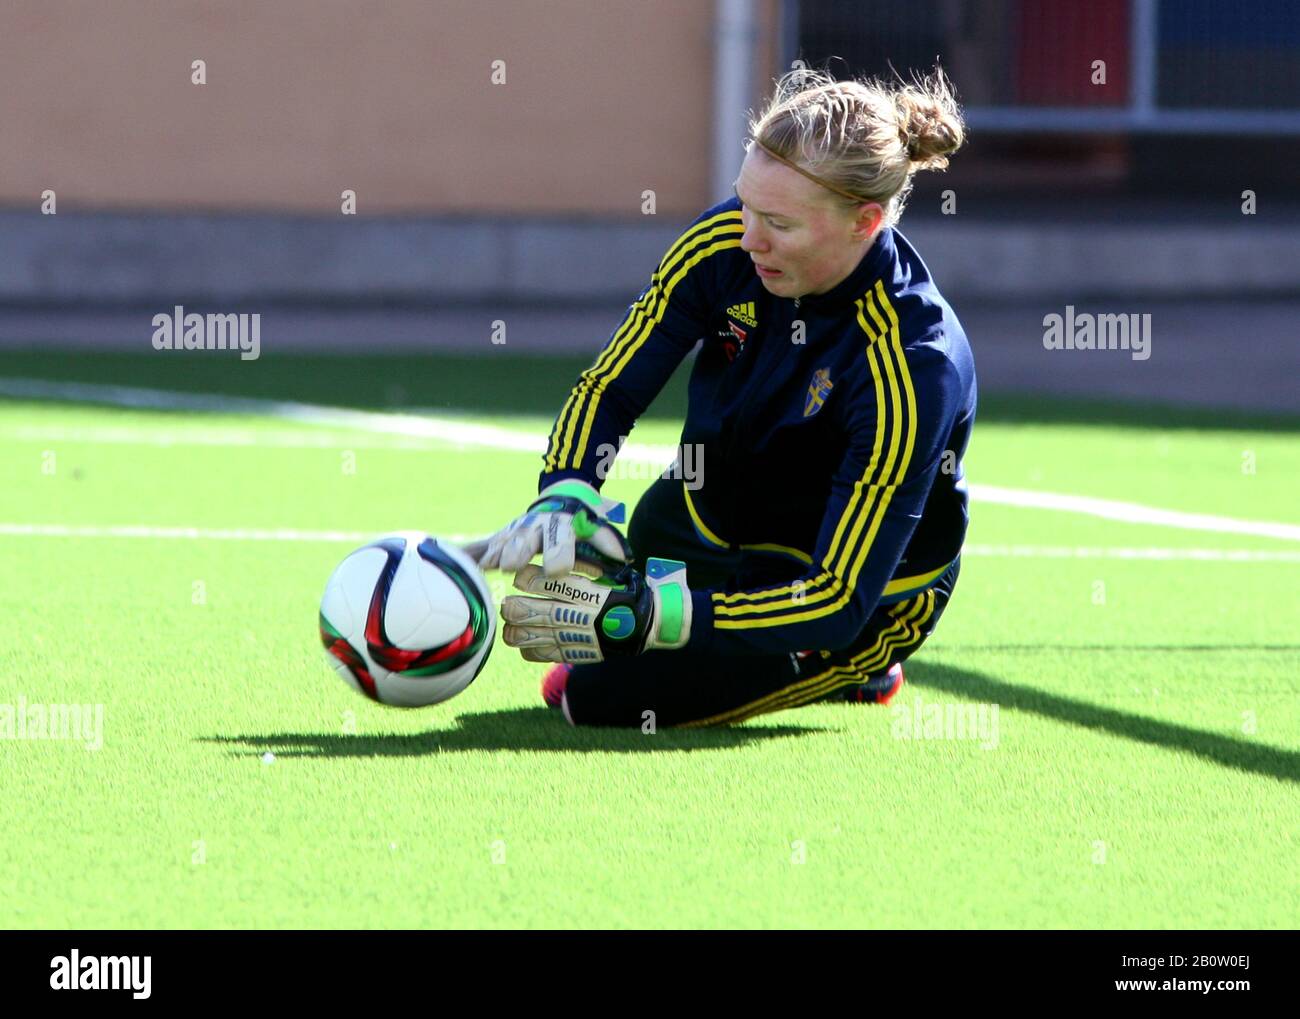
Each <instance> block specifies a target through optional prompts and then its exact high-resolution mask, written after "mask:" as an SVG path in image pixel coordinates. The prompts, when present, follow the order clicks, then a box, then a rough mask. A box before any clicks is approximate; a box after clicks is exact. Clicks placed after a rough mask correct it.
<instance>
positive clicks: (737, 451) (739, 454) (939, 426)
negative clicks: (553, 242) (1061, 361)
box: [539, 198, 975, 655]
mask: <svg viewBox="0 0 1300 1019" xmlns="http://www.w3.org/2000/svg"><path fill="white" fill-rule="evenodd" d="M743 232H744V228H743V227H742V225H741V216H740V203H739V201H738V200H737V199H735V198H732V199H729V200H727V201H725V202H723V203H721V204H720V205H716V206H714V207H713V208H712V209H710V210H708V211H707V212H706V213H704V214H703V215H702V216H700V217H699V218H698V219H697V220H696V221H695V222H694V223H693V224H692V225H691V226H690V227H689V228H688V229H687V230H686V231H685V232H684V233H683V234H682V235H681V236H680V237H679V238H678V239H677V241H676V242H675V243H674V244H673V245H672V247H671V248H670V249H669V250H668V253H667V254H666V255H665V256H664V258H663V260H662V261H661V262H660V264H659V267H658V269H657V270H656V271H655V272H654V274H653V275H652V277H651V280H650V284H649V286H647V287H646V289H645V290H644V291H643V292H642V293H641V295H640V296H639V297H638V298H637V300H636V301H635V302H634V303H633V304H632V305H631V306H630V307H629V308H628V311H627V314H626V316H625V317H624V319H623V321H622V322H621V323H620V325H619V326H618V328H617V329H616V330H615V331H614V333H613V335H612V336H611V337H610V340H609V342H608V343H607V344H606V345H605V348H604V349H603V350H602V352H601V353H600V355H599V356H598V357H597V358H596V361H595V363H594V364H593V365H592V366H591V367H590V368H588V369H587V370H586V371H584V372H583V373H582V375H581V376H580V377H579V379H578V382H577V385H575V386H574V388H573V391H572V393H570V395H569V398H568V400H567V401H566V402H565V404H564V407H563V408H562V409H561V411H560V414H559V417H558V418H557V420H556V422H555V426H554V428H553V430H552V432H551V436H550V442H549V444H548V446H547V450H546V454H545V462H544V468H543V472H542V475H541V479H540V486H539V487H545V486H546V485H548V484H551V483H553V482H556V481H560V480H563V479H565V478H580V479H582V480H584V481H587V482H589V483H591V484H593V485H595V486H596V487H599V486H600V484H601V481H602V479H601V478H600V477H598V472H597V469H596V468H597V464H598V462H599V456H598V453H597V450H599V449H600V448H601V447H602V446H605V447H606V448H607V449H608V448H609V447H610V446H614V447H616V446H617V445H618V444H619V438H620V436H626V435H628V434H629V433H630V432H631V430H632V426H633V424H634V423H635V421H636V419H637V417H638V416H639V415H640V414H641V413H642V412H643V411H644V410H645V408H646V407H647V406H648V405H649V403H650V401H651V400H653V399H654V397H655V396H656V395H657V394H658V392H659V391H660V389H661V388H662V387H663V385H664V383H665V382H666V381H667V380H668V378H669V377H670V376H671V375H672V373H673V371H674V369H675V368H676V367H677V366H678V364H679V363H680V362H681V360H682V359H683V358H684V357H685V356H686V355H687V354H688V353H689V352H690V351H691V350H692V349H694V347H695V346H696V344H700V343H701V341H702V345H701V347H700V350H699V353H698V355H697V357H696V360H695V365H694V369H693V371H692V372H691V378H690V388H689V394H690V397H689V408H688V411H687V416H686V424H685V427H684V428H683V430H682V442H683V443H699V444H700V446H701V447H702V459H701V460H699V463H700V464H701V467H702V469H701V471H700V474H701V477H702V481H703V484H702V485H701V487H699V488H698V489H696V490H693V491H692V490H690V489H688V490H687V492H686V497H687V508H688V510H689V512H690V514H691V518H692V521H693V523H694V525H695V528H696V531H697V532H698V534H699V537H700V540H701V541H702V542H705V543H708V544H710V545H714V546H717V547H719V548H729V549H732V550H739V553H740V561H741V564H742V565H741V568H740V569H739V571H738V572H737V574H736V575H735V576H734V577H733V578H732V580H731V581H730V582H729V583H728V584H727V585H726V587H725V589H719V590H694V591H693V592H692V594H693V599H694V604H693V614H694V617H693V621H692V624H691V639H690V644H689V647H690V648H692V649H698V650H707V651H713V652H716V653H719V654H724V655H750V654H768V653H789V652H792V651H800V650H810V649H811V650H828V651H829V650H836V649H839V648H843V647H846V646H848V645H849V644H851V643H852V642H853V640H854V638H855V637H856V636H857V635H858V633H859V632H860V631H861V630H862V629H863V627H864V626H865V624H866V622H867V620H868V618H869V617H870V616H871V614H872V612H873V611H874V610H875V608H876V607H877V606H878V605H880V604H882V603H888V602H891V601H898V600H901V599H902V598H905V597H908V596H911V595H914V594H916V593H917V592H918V591H920V590H923V589H924V588H926V587H927V586H929V585H931V584H933V583H934V582H935V580H937V579H938V577H939V576H940V575H941V574H942V573H943V572H944V571H945V570H946V569H947V567H948V566H949V565H950V564H951V563H952V561H953V560H954V559H955V558H956V557H957V555H958V554H959V553H960V551H961V546H962V540H963V537H964V535H965V532H966V522H967V494H966V485H965V481H964V474H963V471H962V456H963V455H964V453H965V450H966V445H967V442H968V440H969V438H970V430H971V426H972V424H973V422H974V419H975V369H974V363H973V361H972V358H971V352H970V347H969V345H968V343H967V341H966V334H965V333H964V332H963V331H962V328H961V325H960V324H959V323H958V321H957V318H956V316H955V315H954V314H953V312H952V309H951V308H950V307H949V306H948V304H947V302H946V301H945V300H944V299H943V297H942V296H941V295H940V294H939V291H938V290H937V289H936V288H935V286H934V284H933V283H932V282H931V280H930V274H929V271H928V270H927V269H926V267H925V264H924V263H923V262H922V261H921V259H920V256H918V255H917V253H916V252H915V251H914V250H913V249H912V247H911V245H910V244H908V242H907V240H906V239H905V238H904V237H903V236H902V234H900V233H898V231H896V230H893V229H889V228H886V229H884V230H882V231H881V232H880V234H879V235H878V236H877V238H876V241H875V242H874V244H873V245H872V247H871V248H870V249H869V250H868V252H867V253H866V255H865V256H863V259H862V261H861V262H860V263H859V264H858V267H857V268H856V269H855V270H854V271H853V272H852V273H851V274H850V275H849V276H848V278H847V279H845V280H843V281H842V282H841V283H840V284H838V285H837V286H836V287H835V288H834V289H833V290H831V291H829V292H827V293H825V294H817V295H807V296H804V297H802V298H799V299H790V298H783V297H776V296H774V295H772V294H770V293H769V292H768V291H767V290H766V288H764V286H763V284H762V282H761V281H760V280H759V278H758V276H757V274H756V273H755V271H754V265H753V262H752V260H751V258H750V256H749V255H748V254H747V253H746V252H744V251H743V250H741V247H740V240H741V235H742V234H743ZM637 552H638V555H645V554H647V553H648V554H650V555H653V554H654V549H645V550H641V549H638V550H637ZM687 579H688V581H689V574H688V578H687Z"/></svg>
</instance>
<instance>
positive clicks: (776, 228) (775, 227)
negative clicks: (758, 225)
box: [767, 223, 790, 233]
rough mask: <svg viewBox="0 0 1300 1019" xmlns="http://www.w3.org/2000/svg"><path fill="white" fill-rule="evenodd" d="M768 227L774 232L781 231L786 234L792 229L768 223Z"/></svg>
mask: <svg viewBox="0 0 1300 1019" xmlns="http://www.w3.org/2000/svg"><path fill="white" fill-rule="evenodd" d="M767 225H768V226H770V227H771V228H772V229H773V230H779V231H781V233H785V232H786V231H787V230H789V229H790V228H789V227H788V226H780V225H779V224H776V223H768V224H767Z"/></svg>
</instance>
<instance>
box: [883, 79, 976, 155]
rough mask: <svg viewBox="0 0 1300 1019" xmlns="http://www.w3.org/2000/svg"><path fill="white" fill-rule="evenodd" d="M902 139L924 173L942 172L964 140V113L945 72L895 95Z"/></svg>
mask: <svg viewBox="0 0 1300 1019" xmlns="http://www.w3.org/2000/svg"><path fill="white" fill-rule="evenodd" d="M894 109H895V111H896V113H897V116H898V138H899V141H900V142H901V143H902V145H903V148H904V149H905V150H906V152H907V158H908V159H909V160H910V161H911V162H912V163H913V164H914V165H915V166H916V167H917V168H918V169H921V170H942V169H943V168H944V167H946V166H947V165H948V156H949V155H950V154H951V153H953V152H955V151H957V149H959V148H960V147H961V144H962V142H963V140H964V131H963V129H962V122H961V114H960V113H959V112H958V109H957V102H956V100H955V99H953V96H952V91H951V89H950V88H949V87H948V82H947V79H946V78H944V76H943V74H942V72H939V73H936V74H934V75H931V76H930V77H928V78H924V79H922V80H920V81H918V82H917V83H916V84H915V85H904V86H903V87H902V88H899V89H898V90H897V91H896V92H895V93H894Z"/></svg>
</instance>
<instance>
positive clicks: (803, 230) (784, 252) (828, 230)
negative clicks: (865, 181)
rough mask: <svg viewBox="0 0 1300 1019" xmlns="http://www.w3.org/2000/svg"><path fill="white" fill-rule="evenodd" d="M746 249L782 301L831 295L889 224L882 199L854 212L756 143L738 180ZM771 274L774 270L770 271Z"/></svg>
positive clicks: (750, 149)
mask: <svg viewBox="0 0 1300 1019" xmlns="http://www.w3.org/2000/svg"><path fill="white" fill-rule="evenodd" d="M735 188H736V194H737V196H739V198H740V200H741V203H742V208H741V214H740V215H741V221H742V222H743V223H744V225H745V234H744V237H742V238H741V241H740V246H741V248H742V249H743V250H744V251H745V252H746V253H747V254H748V255H749V257H750V258H751V259H752V260H753V262H754V270H755V272H757V273H758V278H759V279H761V280H762V281H763V286H764V287H766V288H767V290H768V291H770V292H771V293H773V294H776V295H777V296H778V297H802V296H804V295H805V294H824V293H825V292H826V291H828V290H830V289H831V288H833V287H834V286H835V285H836V284H837V283H839V282H840V281H841V280H843V279H844V278H845V277H846V276H848V275H849V273H851V272H852V271H853V270H854V269H855V268H856V267H857V265H858V263H859V262H860V261H862V256H863V255H864V254H866V252H867V249H868V248H869V247H870V246H871V243H872V241H874V240H875V239H876V233H877V232H878V231H879V229H880V226H881V224H882V223H883V222H884V210H883V209H882V208H881V207H880V205H879V204H877V203H876V202H866V203H863V204H862V205H859V206H858V207H857V208H856V210H855V209H846V208H845V207H844V206H843V205H836V204H835V196H834V195H833V193H832V192H830V191H827V190H826V189H825V188H823V187H821V186H820V185H818V184H815V183H814V182H813V181H810V180H808V179H807V178H806V177H804V176H803V175H802V174H800V173H797V172H796V171H794V170H792V169H790V167H788V166H786V165H785V164H784V163H779V162H777V161H776V160H775V159H773V158H772V157H771V156H769V155H767V153H765V152H764V151H763V150H762V149H761V148H759V147H758V146H757V145H753V144H751V145H750V147H749V154H748V155H747V156H745V162H744V163H743V164H742V166H741V168H740V176H739V177H738V178H736V184H735ZM765 270H773V271H772V272H768V271H765Z"/></svg>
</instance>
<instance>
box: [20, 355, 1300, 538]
mask: <svg viewBox="0 0 1300 1019" xmlns="http://www.w3.org/2000/svg"><path fill="white" fill-rule="evenodd" d="M0 396H11V397H15V398H19V399H35V400H75V401H79V402H86V403H100V404H109V405H111V406H117V407H136V408H140V409H145V410H164V409H165V410H193V411H203V412H212V413H244V414H258V415H264V416H270V417H278V418H281V419H283V420H289V421H297V422H300V423H303V424H307V425H314V426H325V427H333V428H350V429H354V430H357V431H363V432H371V433H379V434H385V435H400V436H408V437H410V436H414V437H420V438H424V439H435V440H441V441H443V442H447V443H449V444H451V445H453V446H479V447H487V448H490V449H496V450H512V451H515V452H521V453H538V454H540V453H543V452H545V449H546V439H545V438H543V437H542V436H539V435H529V434H525V433H521V432H514V431H511V430H510V429H507V428H498V427H496V426H493V425H480V424H474V423H471V422H468V421H463V420H457V419H455V418H440V417H432V416H423V415H416V414H392V413H385V412H378V411H359V410H351V409H348V408H345V407H325V406H320V405H317V404H309V403H295V402H291V401H279V400H257V399H250V398H247V397H224V396H211V395H202V394H192V393H174V392H168V391H166V390H160V389H140V388H135V387H130V386H104V385H98V384H94V383H82V382H47V381H44V380H41V379H24V378H0ZM675 455H676V447H674V446H651V445H643V444H639V443H631V442H629V443H626V444H625V445H624V446H623V447H622V449H621V451H620V453H619V456H620V458H622V459H624V460H625V461H634V462H638V463H651V464H654V465H657V466H667V465H668V464H670V463H671V462H672V461H673V458H674V457H675ZM970 496H971V498H972V499H973V500H975V501H977V502H986V503H993V504H999V505H1003V506H1015V507H1020V508H1025V509H1043V510H1054V511H1058V512H1064V513H1077V514H1082V515H1084V516H1091V517H1099V518H1101V519H1103V520H1114V521H1118V522H1121V523H1128V524H1150V525H1154V526H1157V527H1172V528H1177V529H1180V530H1189V531H1209V532H1216V533H1220V534H1250V535H1255V536H1257V537H1265V538H1279V539H1282V540H1284V541H1300V524H1287V523H1277V522H1273V521H1265V520H1240V519H1237V518H1235V517H1222V516H1214V515H1211V514H1207V513H1185V512H1183V511H1181V510H1167V509H1160V508H1158V507H1154V506H1143V505H1140V504H1139V503H1132V502H1120V501H1117V500H1113V499H1096V498H1092V497H1089V496H1080V495H1066V494H1060V493H1054V492H1036V491H1031V490H1027V489H1018V488H1002V487H999V486H996V485H983V484H972V485H971V486H970Z"/></svg>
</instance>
